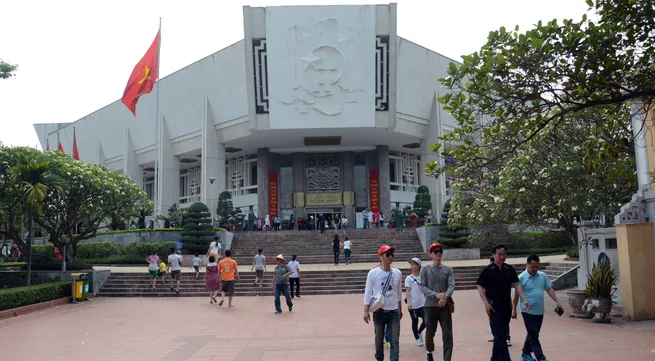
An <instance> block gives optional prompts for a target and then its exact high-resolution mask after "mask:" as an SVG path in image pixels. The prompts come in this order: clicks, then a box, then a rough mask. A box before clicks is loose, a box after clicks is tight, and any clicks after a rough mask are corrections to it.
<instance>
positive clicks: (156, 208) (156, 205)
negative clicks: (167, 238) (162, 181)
mask: <svg viewBox="0 0 655 361" xmlns="http://www.w3.org/2000/svg"><path fill="white" fill-rule="evenodd" d="M160 56H161V17H160V18H159V44H158V45H157V82H156V85H157V100H156V105H155V183H154V185H153V187H152V189H153V195H152V198H153V200H154V202H153V205H154V212H153V215H154V217H155V218H154V220H153V227H152V228H153V230H155V229H156V228H157V217H158V213H159V73H160V72H161V68H160V67H159V64H160V61H159V59H160Z"/></svg>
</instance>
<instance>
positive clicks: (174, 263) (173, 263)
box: [168, 254, 182, 271]
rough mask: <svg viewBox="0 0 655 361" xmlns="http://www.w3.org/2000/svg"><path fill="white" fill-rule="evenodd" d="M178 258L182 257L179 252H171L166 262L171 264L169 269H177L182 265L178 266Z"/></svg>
mask: <svg viewBox="0 0 655 361" xmlns="http://www.w3.org/2000/svg"><path fill="white" fill-rule="evenodd" d="M180 259H182V256H180V255H179V254H171V255H169V256H168V263H170V264H171V271H179V270H180V269H181V268H182V267H180Z"/></svg>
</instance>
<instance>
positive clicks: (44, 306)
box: [0, 297, 73, 320]
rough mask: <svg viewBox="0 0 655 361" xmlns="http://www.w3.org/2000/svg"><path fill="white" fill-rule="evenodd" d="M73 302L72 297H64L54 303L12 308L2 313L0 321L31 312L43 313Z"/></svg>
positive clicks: (47, 302)
mask: <svg viewBox="0 0 655 361" xmlns="http://www.w3.org/2000/svg"><path fill="white" fill-rule="evenodd" d="M72 300H73V298H72V297H64V298H59V299H56V300H52V301H46V302H41V303H35V304H32V305H27V306H21V307H16V308H12V309H10V310H4V311H0V320H2V319H5V318H10V317H16V316H20V315H24V314H26V313H30V312H34V311H41V310H45V309H47V308H52V307H57V306H60V305H65V304H67V303H70V302H71V301H72Z"/></svg>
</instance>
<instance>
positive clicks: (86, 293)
mask: <svg viewBox="0 0 655 361" xmlns="http://www.w3.org/2000/svg"><path fill="white" fill-rule="evenodd" d="M80 279H81V280H82V287H83V289H82V299H83V300H88V299H89V274H88V273H82V275H81V276H80Z"/></svg>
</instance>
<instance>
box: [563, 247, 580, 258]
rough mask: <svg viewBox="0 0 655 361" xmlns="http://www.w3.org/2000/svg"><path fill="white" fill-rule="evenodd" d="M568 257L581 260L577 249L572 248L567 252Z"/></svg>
mask: <svg viewBox="0 0 655 361" xmlns="http://www.w3.org/2000/svg"><path fill="white" fill-rule="evenodd" d="M566 257H568V258H580V251H579V250H578V249H577V248H571V249H569V250H568V251H566Z"/></svg>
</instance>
